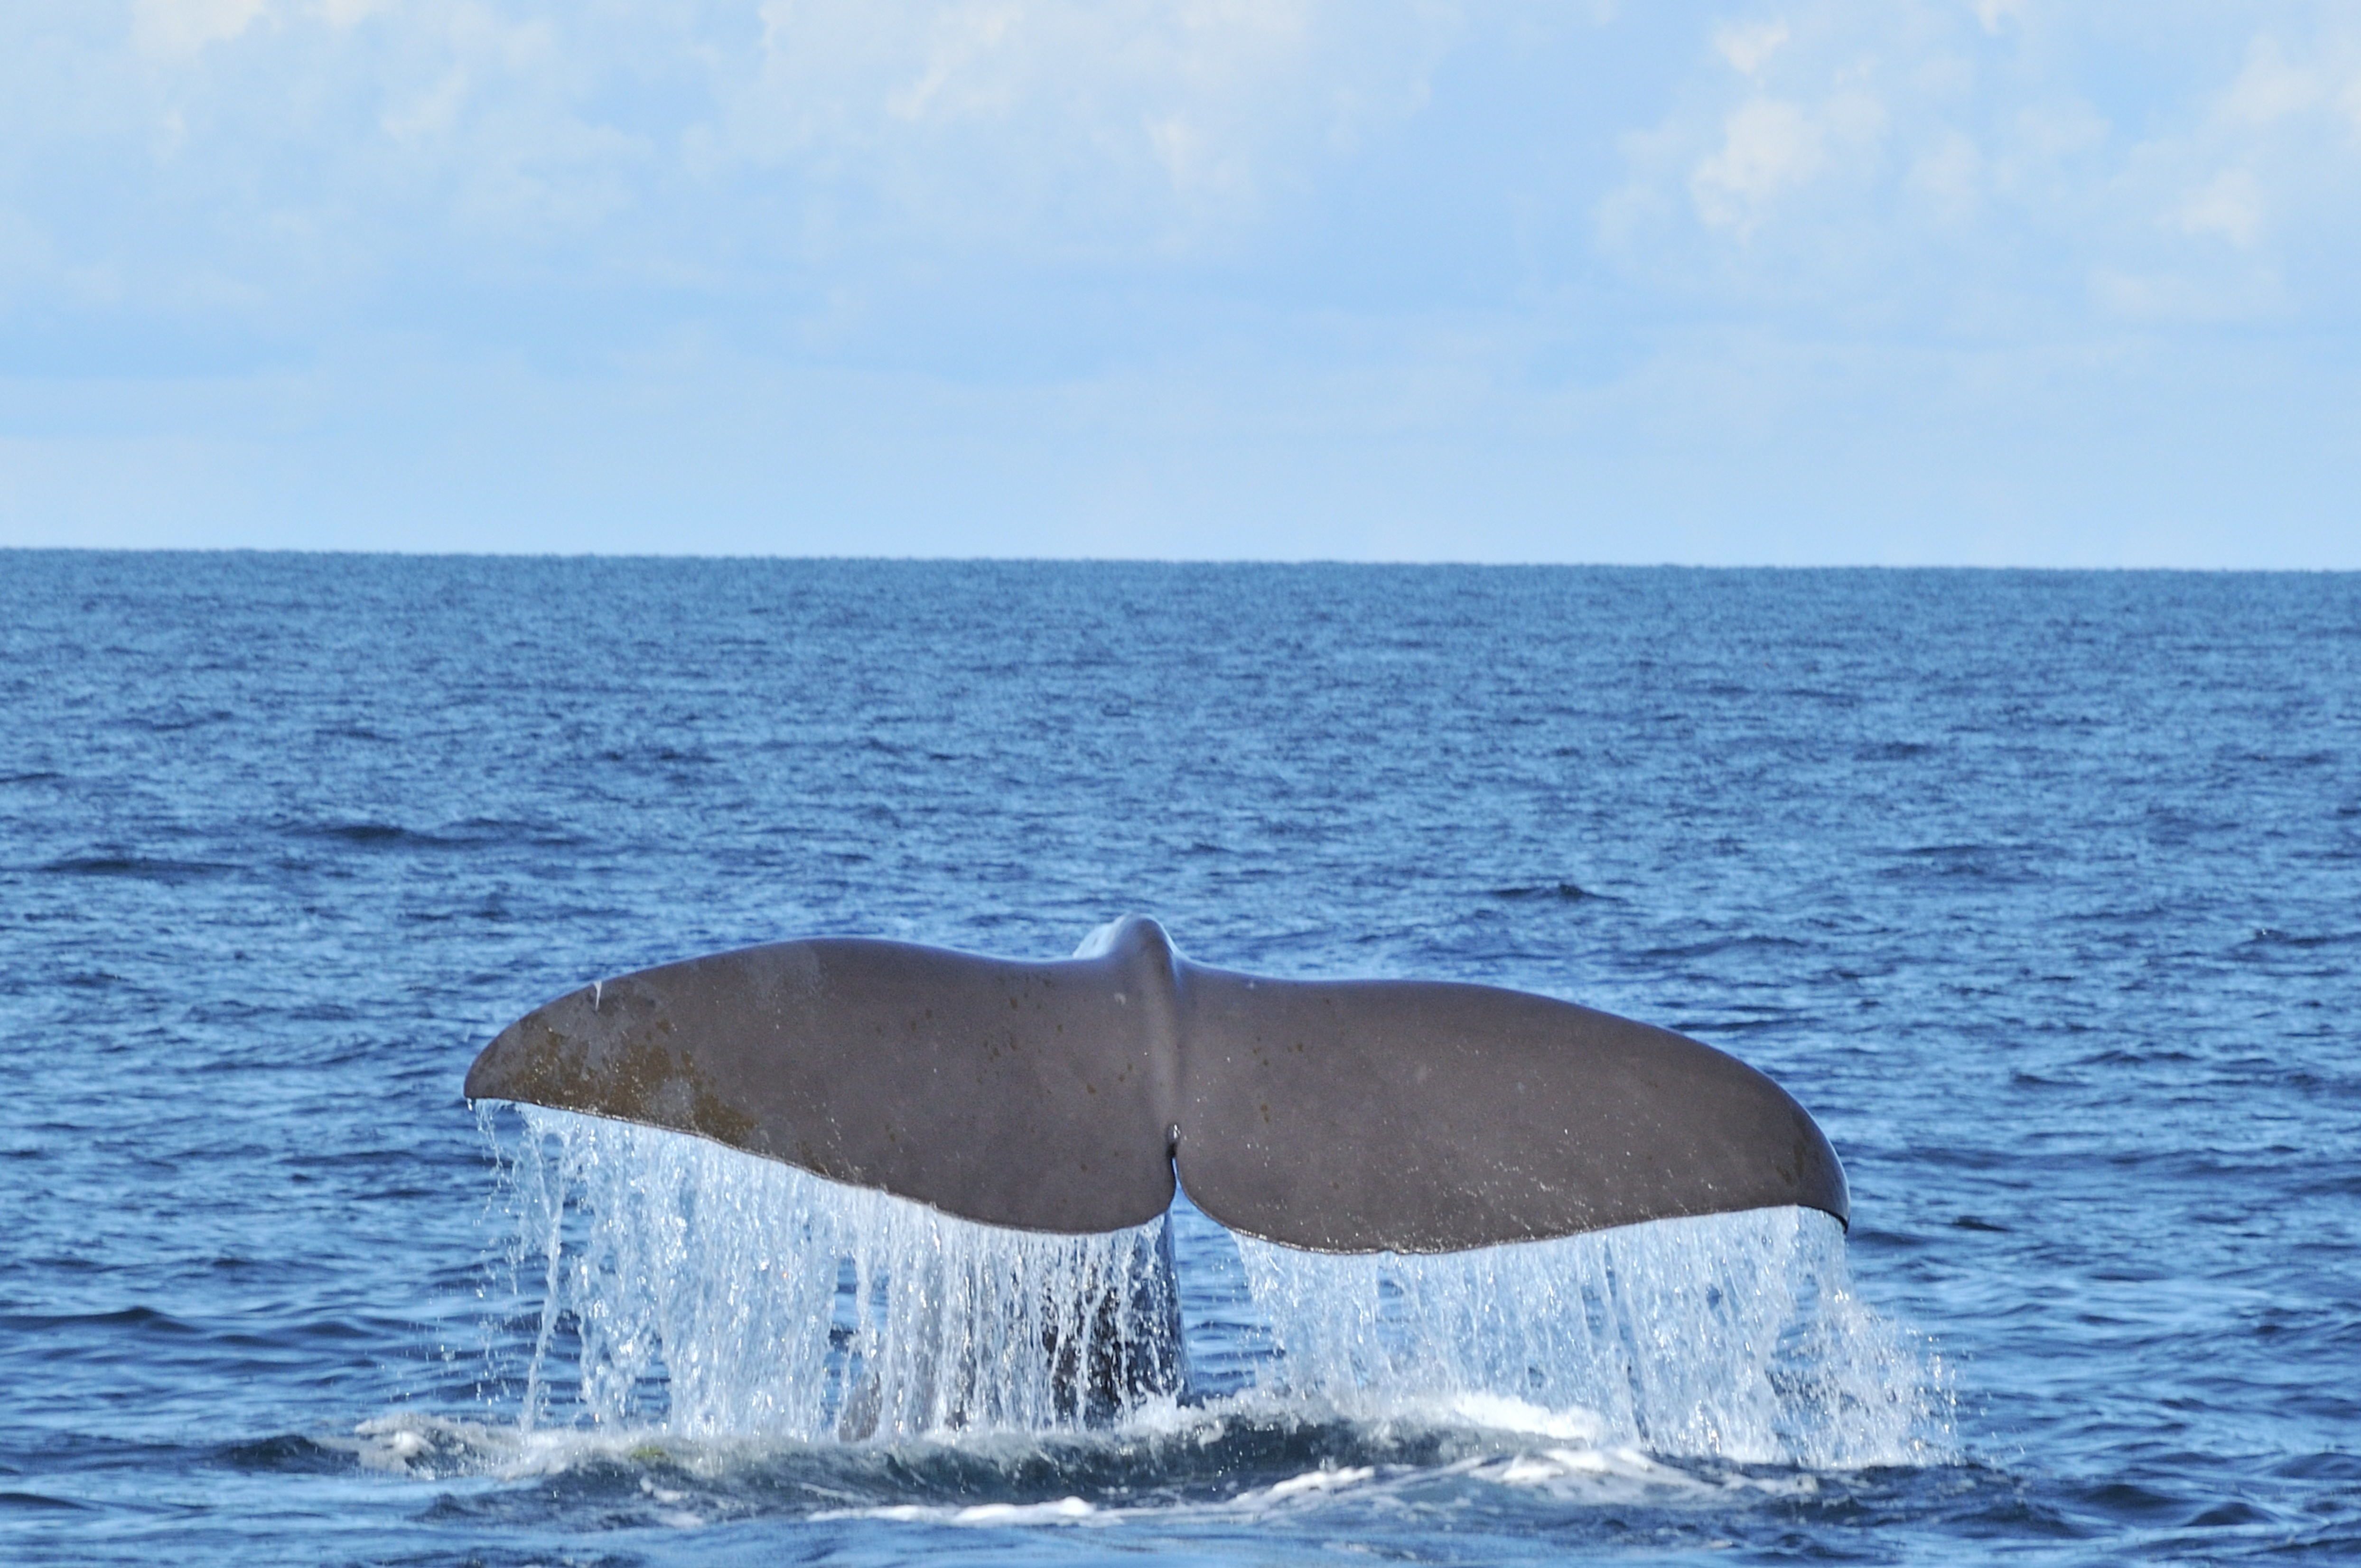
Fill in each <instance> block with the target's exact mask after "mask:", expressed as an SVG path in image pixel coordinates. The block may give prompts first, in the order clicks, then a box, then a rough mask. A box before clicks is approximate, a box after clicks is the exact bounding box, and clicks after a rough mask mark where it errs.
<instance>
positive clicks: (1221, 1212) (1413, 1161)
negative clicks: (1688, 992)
mask: <svg viewBox="0 0 2361 1568" xmlns="http://www.w3.org/2000/svg"><path fill="white" fill-rule="evenodd" d="M467 1097H468V1098H469V1099H471V1100H511V1101H524V1102H531V1103H533V1104H537V1105H547V1106H553V1107H555V1108H558V1109H561V1110H567V1111H583V1112H588V1113H592V1114H595V1115H601V1116H613V1117H620V1118H621V1119H623V1120H626V1121H632V1122H642V1123H645V1124H649V1125H652V1126H657V1127H668V1128H672V1129H675V1130H676V1131H679V1132H684V1133H694V1134H697V1135H699V1136H702V1137H707V1138H711V1139H713V1140H715V1141H717V1142H719V1143H723V1144H728V1145H730V1146H733V1147H736V1148H741V1149H745V1150H747V1151H749V1152H751V1153H753V1154H757V1155H762V1156H765V1157H769V1158H772V1159H777V1160H784V1161H785V1162H787V1163H788V1164H790V1165H796V1166H800V1167H802V1168H805V1169H807V1170H810V1171H815V1172H817V1173H818V1174H819V1175H821V1176H824V1177H828V1178H830V1179H834V1180H838V1181H844V1182H851V1183H854V1184H857V1185H860V1186H863V1187H873V1188H877V1189H880V1190H884V1191H886V1192H891V1193H895V1194H896V1195H898V1196H900V1197H904V1198H911V1199H916V1200H917V1201H920V1202H923V1203H929V1204H932V1205H933V1206H935V1207H936V1208H938V1209H941V1210H944V1211H946V1212H950V1213H952V1214H958V1215H961V1216H963V1217H965V1218H967V1219H971V1220H980V1221H983V1222H984V1223H989V1224H995V1225H1008V1226H1015V1227H1017V1228H1019V1229H1023V1230H1033V1231H1061V1232H1069V1233H1080V1232H1090V1231H1111V1230H1117V1229H1121V1228H1123V1227H1125V1226H1128V1225H1139V1224H1145V1223H1148V1221H1150V1220H1152V1219H1154V1218H1155V1217H1156V1216H1157V1215H1159V1214H1160V1213H1162V1212H1164V1210H1165V1208H1166V1207H1167V1206H1168V1205H1169V1204H1170V1202H1171V1201H1172V1193H1173V1181H1174V1175H1175V1172H1176V1170H1177V1172H1178V1175H1179V1179H1180V1183H1181V1184H1182V1185H1184V1186H1185V1187H1186V1188H1187V1189H1188V1190H1189V1196H1190V1198H1191V1201H1194V1202H1195V1203H1196V1204H1197V1206H1198V1207H1199V1208H1201V1209H1202V1210H1203V1211H1205V1212H1207V1213H1208V1214H1211V1215H1212V1216H1213V1218H1215V1219H1216V1220H1219V1221H1221V1222H1222V1223H1224V1224H1225V1225H1228V1226H1230V1227H1231V1228H1232V1229H1234V1230H1238V1231H1243V1232H1246V1234H1251V1235H1256V1236H1260V1237H1263V1238H1264V1239H1266V1240H1268V1241H1274V1242H1280V1243H1284V1244H1286V1245H1290V1246H1297V1247H1305V1248H1311V1249H1313V1250H1317V1251H1322V1252H1377V1251H1384V1250H1391V1251H1396V1252H1450V1251H1456V1250H1459V1249H1461V1248H1465V1247H1477V1246H1488V1245H1493V1244H1496V1243H1500V1242H1511V1241H1530V1240H1538V1239H1541V1238H1543V1237H1549V1236H1563V1235H1570V1234H1574V1233H1576V1232H1579V1231H1591V1230H1599V1229H1603V1228H1605V1227H1607V1226H1609V1225H1622V1224H1630V1223H1634V1222H1637V1221H1641V1220H1657V1219H1667V1218H1671V1217H1674V1216H1677V1215H1685V1214H1711V1213H1722V1212H1732V1211H1736V1210H1742V1209H1761V1208H1769V1207H1772V1206H1774V1205H1779V1204H1791V1203H1792V1204H1799V1205H1802V1206H1804V1207H1806V1208H1813V1209H1820V1210H1824V1211H1826V1212H1828V1213H1830V1214H1833V1215H1835V1216H1836V1217H1837V1218H1838V1219H1839V1220H1844V1219H1846V1218H1847V1217H1848V1203H1847V1197H1846V1191H1845V1179H1844V1171H1843V1169H1842V1168H1841V1167H1839V1165H1838V1163H1837V1157H1836V1154H1835V1152H1834V1151H1833V1150H1831V1149H1830V1148H1829V1147H1828V1140H1827V1138H1825V1137H1823V1136H1822V1135H1821V1134H1820V1130H1819V1128H1818V1127H1817V1126H1816V1125H1815V1124H1813V1122H1812V1119H1811V1117H1809V1116H1808V1115H1806V1114H1805V1113H1804V1109H1803V1107H1802V1106H1800V1105H1798V1104H1796V1103H1795V1101H1794V1100H1793V1099H1791V1098H1790V1097H1789V1096H1788V1095H1787V1093H1786V1092H1785V1091H1784V1090H1782V1089H1781V1088H1780V1087H1779V1086H1778V1085H1777V1084H1775V1083H1773V1082H1772V1081H1771V1080H1769V1079H1767V1078H1765V1077H1763V1075H1762V1074H1761V1073H1759V1072H1756V1071H1755V1070H1754V1069H1752V1068H1750V1067H1748V1066H1746V1065H1745V1064H1744V1063H1743V1062H1741V1061H1739V1060H1738V1059H1736V1058H1733V1057H1730V1056H1726V1055H1724V1054H1723V1053H1722V1052H1720V1051H1718V1050H1715V1049H1713V1048H1712V1047H1709V1046H1704V1045H1700V1044H1698V1043H1697V1041H1695V1040H1691V1039H1688V1038H1686V1037H1685V1036H1680V1035H1675V1034H1673V1033H1672V1032H1670V1031H1669V1030H1664V1029H1658V1028H1653V1027H1651V1026H1649V1025H1645V1024H1635V1023H1632V1022H1631V1021H1630V1020H1628V1019H1624V1018H1618V1017H1615V1016H1613V1015H1612V1014H1605V1013H1597V1012H1593V1011H1591V1010H1590V1009H1588V1008H1587V1007H1577V1006H1575V1005H1574V1004H1572V1003H1565V1002H1558V1001H1554V1000H1552V999H1550V998H1547V997H1542V996H1532V995H1528V994H1526V993H1525V992H1516V991H1503V990H1500V989H1498V988H1496V987H1492V986H1483V985H1460V984H1450V983H1443V982H1436V981H1385V980H1362V981H1290V980H1265V979H1261V978H1258V977H1257V976H1253V975H1245V974H1236V973H1232V972H1230V971H1227V970H1217V969H1208V968H1206V967H1204V966H1203V965H1201V964H1194V963H1191V962H1189V961H1188V960H1187V959H1183V958H1181V957H1180V954H1179V953H1177V952H1176V951H1174V949H1173V947H1172V944H1171V942H1170V939H1169V938H1166V936H1165V934H1164V931H1163V928H1162V927H1159V926H1158V925H1157V924H1156V922H1155V921H1153V920H1148V919H1144V918H1141V917H1138V916H1131V917H1127V918H1126V919H1123V920H1119V921H1116V922H1115V923H1114V924H1113V925H1111V926H1107V927H1102V928H1101V929H1100V930H1098V931H1096V932H1094V933H1093V935H1092V937H1091V938H1090V940H1088V941H1086V942H1085V943H1084V944H1083V945H1082V950H1081V951H1080V952H1079V953H1077V954H1076V956H1074V957H1073V958H1071V959H1061V960H1057V961H1051V962H1022V961H1017V960H1014V959H994V958H982V957H978V956H976V955H973V954H970V953H958V952H949V951H945V950H943V949H941V948H923V947H917V946H913V945H910V944H908V943H902V942H884V941H873V940H868V939H864V938H839V937H831V938H816V939H813V940H808V941H795V942H779V943H774V944H773V945H771V946H768V947H761V948H745V949H743V950H742V951H739V952H734V953H719V954H716V955H714V956H713V957H710V958H702V959H689V960H688V961H686V962H685V963H676V964H665V965H664V966H662V967H660V968H657V969H651V970H641V971H640V972H639V973H637V974H630V975H625V976H623V977H621V978H620V979H618V980H609V981H601V982H600V983H598V985H595V986H585V987H584V988H583V989H582V990H580V991H577V992H573V993H572V994H571V995H568V996H563V997H560V998H558V999H557V1000H556V1001H555V1002H552V1003H549V1004H548V1005H547V1006H545V1007H542V1008H540V1009H538V1010H536V1011H534V1012H533V1013H530V1014H526V1015H525V1016H524V1017H523V1018H521V1019H519V1020H518V1021H517V1022H516V1023H514V1024H511V1025H509V1026H508V1027H507V1028H506V1029H504V1030H502V1031H501V1032H500V1036H499V1037H498V1038H497V1039H495V1040H493V1041H492V1043H491V1044H490V1045H489V1046H488V1047H485V1048H484V1052H483V1054H482V1055H481V1056H479V1057H478V1058H476V1063H475V1066H474V1067H473V1068H471V1069H468V1073H467Z"/></svg>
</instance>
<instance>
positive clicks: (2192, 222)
mask: <svg viewBox="0 0 2361 1568" xmlns="http://www.w3.org/2000/svg"><path fill="white" fill-rule="evenodd" d="M2173 218H2174V221H2175V222H2176V223H2177V224H2178V225H2179V226H2180V230H2181V232H2182V233H2184V234H2200V235H2202V234H2210V235H2219V236H2221V237H2222V238H2224V239H2226V240H2228V241H2229V242H2230V243H2231V244H2232V245H2235V246H2236V247H2239V248H2240V249H2242V250H2244V249H2248V248H2250V247H2253V245H2254V243H2255V241H2256V239H2257V237H2258V236H2260V235H2261V233H2262V229H2263V192H2262V189H2261V187H2260V186H2259V185H2257V183H2256V181H2255V177H2254V176H2253V175H2252V174H2250V173H2248V172H2247V171H2246V170H2243V169H2233V170H2229V171H2227V172H2226V173H2224V174H2220V175H2217V176H2215V177H2214V178H2213V179H2212V180H2210V181H2206V183H2205V184H2204V185H2203V186H2202V187H2200V188H2199V189H2197V190H2195V191H2192V192H2190V193H2189V197H2188V199H2187V200H2186V201H2184V202H2182V203H2180V207H2179V208H2177V209H2176V210H2175V211H2174V213H2173Z"/></svg>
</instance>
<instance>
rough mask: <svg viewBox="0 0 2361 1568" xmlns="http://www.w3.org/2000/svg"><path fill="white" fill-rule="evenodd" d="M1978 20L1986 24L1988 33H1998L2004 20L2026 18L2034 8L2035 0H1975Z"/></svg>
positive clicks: (1985, 27)
mask: <svg viewBox="0 0 2361 1568" xmlns="http://www.w3.org/2000/svg"><path fill="white" fill-rule="evenodd" d="M1975 5H1976V20H1977V21H1979V22H1982V24H1983V25H1984V31H1985V32H1987V33H1997V32H1999V31H2000V26H2001V24H2002V23H2003V22H2009V21H2017V22H2021V21H2023V20H2024V19H2025V14H2026V12H2027V11H2029V10H2031V9H2032V8H2033V0H1975Z"/></svg>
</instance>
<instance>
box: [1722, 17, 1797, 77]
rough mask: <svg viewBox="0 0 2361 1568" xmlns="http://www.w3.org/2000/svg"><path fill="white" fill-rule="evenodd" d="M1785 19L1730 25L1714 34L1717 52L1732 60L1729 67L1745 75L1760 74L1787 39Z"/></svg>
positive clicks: (1723, 57) (1725, 58)
mask: <svg viewBox="0 0 2361 1568" xmlns="http://www.w3.org/2000/svg"><path fill="white" fill-rule="evenodd" d="M1787 38H1788V33H1787V24H1786V23H1784V22H1757V23H1754V24H1753V25H1752V26H1751V27H1741V26H1738V25H1735V24H1733V25H1731V26H1730V27H1723V28H1721V29H1720V30H1719V31H1718V32H1716V33H1715V34H1714V35H1713V47H1714V50H1715V52H1716V53H1718V54H1719V55H1720V56H1721V58H1722V59H1724V60H1728V61H1729V62H1730V69H1731V70H1732V71H1738V72H1739V73H1740V74H1741V75H1745V76H1759V75H1761V74H1762V71H1763V67H1764V66H1766V65H1768V64H1770V63H1771V57H1772V56H1773V55H1774V54H1777V53H1778V52H1779V46H1780V45H1782V44H1784V43H1785V42H1786V41H1787Z"/></svg>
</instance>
